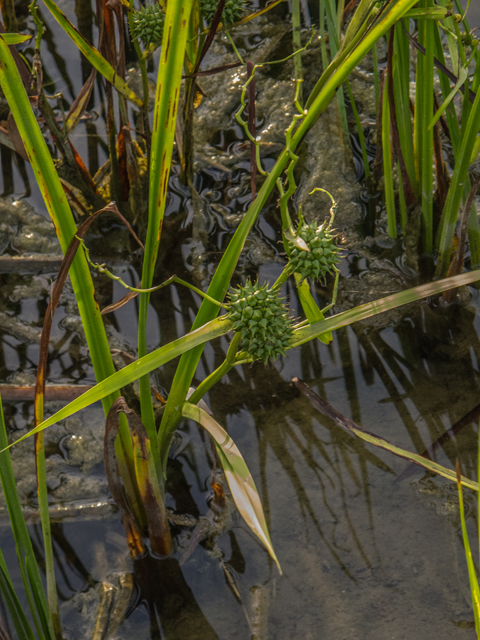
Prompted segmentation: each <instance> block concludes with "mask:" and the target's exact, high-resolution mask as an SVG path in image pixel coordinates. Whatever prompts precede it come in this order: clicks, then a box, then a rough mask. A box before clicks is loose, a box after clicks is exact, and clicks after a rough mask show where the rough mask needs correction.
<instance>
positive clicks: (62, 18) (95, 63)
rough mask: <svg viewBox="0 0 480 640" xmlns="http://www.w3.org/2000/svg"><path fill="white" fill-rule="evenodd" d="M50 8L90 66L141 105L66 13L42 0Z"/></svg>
mask: <svg viewBox="0 0 480 640" xmlns="http://www.w3.org/2000/svg"><path fill="white" fill-rule="evenodd" d="M43 1H44V2H45V4H46V5H47V7H48V9H49V10H50V12H51V14H52V15H53V17H54V18H55V20H56V21H57V22H58V24H59V25H60V26H61V27H62V29H63V30H64V31H65V33H66V34H67V35H69V36H70V38H71V39H72V40H73V42H74V43H75V44H76V45H77V47H78V48H79V49H80V51H81V52H82V53H83V55H84V56H85V57H86V58H87V60H88V61H89V62H90V64H91V65H92V67H95V69H96V70H97V71H98V72H99V73H101V74H102V76H103V77H104V78H106V79H107V80H108V81H109V82H111V83H112V84H113V86H114V87H115V89H116V90H117V91H118V92H119V93H121V94H122V96H124V97H125V98H126V99H127V100H130V102H133V104H135V105H136V106H137V107H142V106H143V102H142V100H140V98H139V97H138V96H137V95H136V94H135V93H134V92H133V91H132V90H131V89H130V87H129V86H128V85H127V83H126V82H125V81H124V80H123V79H122V78H121V77H120V76H119V75H117V73H116V71H115V69H114V68H113V67H112V66H111V64H110V63H109V62H107V60H105V58H104V57H103V56H102V54H101V53H100V52H99V51H98V49H96V48H95V47H94V46H93V45H91V44H90V43H89V42H87V41H86V40H85V38H84V37H83V36H82V34H81V33H80V32H79V31H78V30H77V29H76V28H75V27H74V26H73V24H72V23H71V22H70V20H69V19H68V18H67V17H66V15H65V14H64V13H63V12H62V11H61V10H60V9H59V7H58V6H57V5H56V4H55V2H53V1H52V0H43Z"/></svg>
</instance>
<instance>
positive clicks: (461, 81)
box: [428, 67, 468, 129]
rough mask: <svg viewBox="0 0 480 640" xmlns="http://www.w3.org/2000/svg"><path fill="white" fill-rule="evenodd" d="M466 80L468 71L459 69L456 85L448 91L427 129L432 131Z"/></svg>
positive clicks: (463, 68) (462, 68)
mask: <svg viewBox="0 0 480 640" xmlns="http://www.w3.org/2000/svg"><path fill="white" fill-rule="evenodd" d="M467 78H468V69H465V67H461V69H460V73H459V75H458V81H457V84H456V85H455V86H454V87H453V89H452V90H451V91H450V93H449V94H448V96H447V97H446V98H445V100H444V101H443V102H442V104H441V105H440V108H439V109H438V111H437V112H436V113H435V115H434V116H433V118H432V119H431V120H430V123H429V125H428V128H429V129H432V128H433V127H434V126H435V124H436V123H437V122H438V121H439V120H440V117H441V116H442V115H443V114H444V112H445V109H446V108H447V107H448V105H449V104H450V103H451V102H452V100H453V99H454V98H455V96H456V95H457V93H458V92H459V91H460V87H461V86H462V84H464V83H465V80H466V79H467Z"/></svg>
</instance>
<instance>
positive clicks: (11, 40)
mask: <svg viewBox="0 0 480 640" xmlns="http://www.w3.org/2000/svg"><path fill="white" fill-rule="evenodd" d="M32 37H33V36H30V35H28V36H27V35H24V34H23V33H4V34H3V35H2V38H3V39H4V40H5V42H6V43H7V44H8V45H12V44H21V43H22V42H26V41H27V40H30V39H31V38H32Z"/></svg>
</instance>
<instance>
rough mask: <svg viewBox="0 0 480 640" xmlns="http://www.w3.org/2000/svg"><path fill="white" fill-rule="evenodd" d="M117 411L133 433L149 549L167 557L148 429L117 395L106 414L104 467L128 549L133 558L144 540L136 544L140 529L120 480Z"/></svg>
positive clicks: (164, 522) (168, 546)
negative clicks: (124, 418)
mask: <svg viewBox="0 0 480 640" xmlns="http://www.w3.org/2000/svg"><path fill="white" fill-rule="evenodd" d="M120 412H122V413H124V414H125V416H126V418H127V421H128V426H129V428H130V432H131V434H132V440H133V447H134V457H135V474H136V477H137V483H138V490H139V492H140V496H141V498H142V504H143V507H144V509H145V514H146V516H147V523H148V537H149V539H150V544H151V545H152V551H154V552H155V553H157V554H159V555H162V556H168V555H169V554H170V552H171V548H172V540H171V535H170V527H169V525H168V518H167V511H166V508H165V502H164V500H163V496H162V495H161V494H160V490H159V487H158V479H157V478H152V474H154V473H155V467H154V465H153V460H152V453H151V449H150V440H149V438H148V435H147V430H146V429H145V426H144V424H143V422H142V421H141V420H140V418H139V417H138V416H137V414H136V413H135V411H133V410H132V409H130V408H129V407H128V405H127V403H126V402H125V398H123V397H120V398H117V399H116V400H115V402H114V403H113V405H112V407H111V409H110V411H109V412H108V416H107V426H106V428H105V449H104V453H105V470H106V472H107V480H108V485H109V487H110V491H111V492H112V496H113V497H114V500H115V502H117V498H120V503H117V504H118V505H119V508H120V510H121V512H122V520H123V519H124V518H125V519H126V520H125V521H124V527H125V531H126V533H127V541H128V544H129V548H130V552H131V554H132V557H133V558H135V557H136V556H137V555H139V553H138V551H139V549H140V548H141V547H143V543H142V544H141V546H140V545H139V537H138V536H139V532H140V528H139V527H138V524H136V521H135V518H134V516H133V511H132V510H131V509H130V507H129V506H128V496H125V495H124V492H123V491H122V489H121V484H120V483H121V479H120V474H119V471H118V466H117V462H116V457H115V447H114V442H115V437H116V435H117V433H118V429H119V425H120V421H119V413H120ZM120 496H121V497H120ZM134 525H135V527H134ZM140 542H141V537H140Z"/></svg>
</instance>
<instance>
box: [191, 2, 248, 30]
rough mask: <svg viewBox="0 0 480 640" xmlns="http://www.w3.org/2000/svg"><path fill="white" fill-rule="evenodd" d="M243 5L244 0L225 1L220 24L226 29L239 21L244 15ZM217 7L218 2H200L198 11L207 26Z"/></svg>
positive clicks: (244, 3)
mask: <svg viewBox="0 0 480 640" xmlns="http://www.w3.org/2000/svg"><path fill="white" fill-rule="evenodd" d="M245 5H246V2H245V0H226V2H225V6H224V7H223V11H222V18H221V21H222V23H223V24H224V25H226V26H227V27H228V26H229V25H231V24H234V23H235V22H237V21H238V20H240V18H241V17H242V15H243V14H244V13H245ZM217 7H218V0H200V9H201V11H202V15H203V17H204V18H205V20H206V21H207V23H208V24H211V22H212V20H213V16H214V15H215V11H216V10H217Z"/></svg>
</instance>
